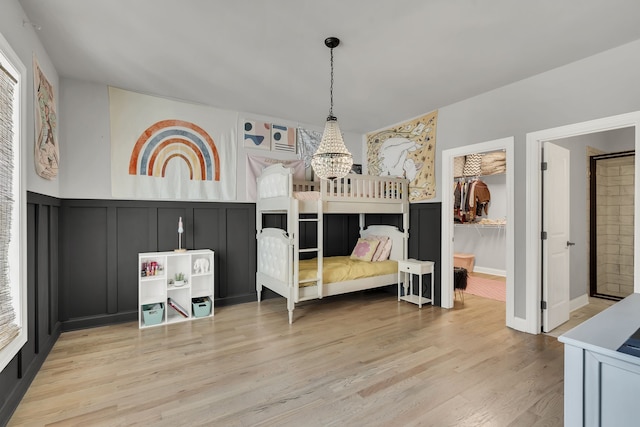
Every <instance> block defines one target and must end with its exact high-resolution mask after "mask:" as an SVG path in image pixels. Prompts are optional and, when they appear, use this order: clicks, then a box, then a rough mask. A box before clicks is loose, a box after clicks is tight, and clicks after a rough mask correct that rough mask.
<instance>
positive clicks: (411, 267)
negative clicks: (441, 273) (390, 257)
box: [398, 259, 435, 308]
mask: <svg viewBox="0 0 640 427" xmlns="http://www.w3.org/2000/svg"><path fill="white" fill-rule="evenodd" d="M434 265H435V263H434V262H433V261H420V260H417V259H405V260H401V261H398V301H400V300H402V301H408V302H411V303H414V304H418V307H420V308H422V304H428V303H431V304H432V305H433V276H434V274H433V273H434ZM414 274H415V275H417V276H418V295H414V294H413V275H414ZM424 274H430V275H431V298H425V297H423V296H422V275H424ZM407 275H408V276H409V280H407ZM403 276H404V277H403ZM401 279H404V280H401ZM407 282H408V283H407ZM401 283H402V285H403V287H404V296H403V295H401V290H400V284H401Z"/></svg>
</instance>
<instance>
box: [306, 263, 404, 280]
mask: <svg viewBox="0 0 640 427" xmlns="http://www.w3.org/2000/svg"><path fill="white" fill-rule="evenodd" d="M322 263H323V270H324V271H323V274H322V279H323V281H324V283H336V282H344V281H347V280H354V279H363V278H365V277H374V276H382V275H385V274H394V273H397V272H398V262H397V261H393V260H386V261H375V262H367V261H359V260H355V259H351V257H349V256H334V257H327V258H323V259H322ZM317 265H318V260H317V258H313V259H306V260H301V261H300V264H299V268H300V272H299V276H298V277H299V279H300V280H301V281H302V280H308V279H313V278H314V277H316V271H317V269H318V267H317ZM313 285H315V282H307V283H303V284H301V285H300V286H313Z"/></svg>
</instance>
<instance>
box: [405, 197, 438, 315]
mask: <svg viewBox="0 0 640 427" xmlns="http://www.w3.org/2000/svg"><path fill="white" fill-rule="evenodd" d="M441 224H442V203H414V204H412V205H411V211H410V217H409V257H410V258H415V259H420V260H423V261H434V262H435V263H436V264H435V278H434V286H435V289H434V292H433V296H434V299H435V305H438V306H439V305H441V301H442V300H441V297H440V260H441V258H442V255H441V251H442V244H441V242H442V230H441Z"/></svg>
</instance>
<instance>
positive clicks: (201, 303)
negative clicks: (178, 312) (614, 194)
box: [191, 297, 211, 317]
mask: <svg viewBox="0 0 640 427" xmlns="http://www.w3.org/2000/svg"><path fill="white" fill-rule="evenodd" d="M191 305H192V306H193V317H206V316H208V315H210V314H211V298H209V297H200V298H192V299H191Z"/></svg>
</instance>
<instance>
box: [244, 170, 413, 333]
mask: <svg viewBox="0 0 640 427" xmlns="http://www.w3.org/2000/svg"><path fill="white" fill-rule="evenodd" d="M408 190H409V187H408V181H407V180H406V179H403V178H391V177H380V176H373V175H357V174H349V175H347V176H346V177H344V178H341V179H336V180H321V181H319V182H318V181H304V182H303V181H294V179H293V170H292V169H290V168H285V167H284V166H282V165H281V164H275V165H272V166H269V167H268V168H265V169H264V170H263V172H262V174H261V175H260V176H259V177H258V179H257V202H256V230H257V235H256V238H257V240H258V269H257V272H256V291H257V293H258V301H260V300H261V294H262V288H263V286H265V287H267V288H269V289H271V290H272V291H274V292H276V293H278V294H279V295H281V296H283V297H285V298H286V299H287V309H288V311H289V323H293V310H294V308H295V304H296V303H298V302H301V301H307V300H311V299H319V298H323V297H325V296H331V295H339V294H343V293H348V292H355V291H359V290H364V289H372V288H377V287H380V286H386V285H390V284H395V283H397V281H398V277H397V273H394V274H387V275H381V276H375V277H369V278H363V279H356V280H349V281H345V282H336V283H329V284H325V283H323V280H322V274H321V272H322V267H323V262H322V259H323V240H322V238H323V214H333V213H341V214H353V213H357V214H359V215H360V235H361V236H363V237H366V236H369V235H385V236H389V237H390V238H391V239H392V240H393V245H392V249H391V254H390V256H389V259H392V260H396V261H397V260H403V259H407V255H408V238H409V234H408V230H409V202H408V196H409V192H408ZM298 192H305V193H307V194H309V193H308V192H317V194H315V195H316V196H317V197H316V199H313V200H308V199H302V200H301V199H299V198H296V197H295V196H296V193H298ZM264 213H281V214H286V215H287V229H286V230H281V229H275V228H265V229H263V228H262V215H263V214H264ZM367 213H377V214H381V213H390V214H400V215H402V229H403V231H399V230H398V229H397V227H393V226H388V225H375V226H374V225H372V226H369V227H368V228H367V229H364V217H365V214H367ZM301 214H310V215H306V216H307V218H300V215H301ZM309 216H311V218H309ZM301 221H308V222H317V247H316V248H305V249H300V245H299V229H300V227H299V223H300V222H301ZM301 252H315V253H317V259H318V262H317V265H318V273H317V274H316V277H315V278H313V279H309V280H306V281H305V282H315V285H311V286H304V287H300V286H299V285H300V284H301V283H303V282H301V281H300V280H299V279H298V277H299V271H298V262H299V260H300V253H301Z"/></svg>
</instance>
